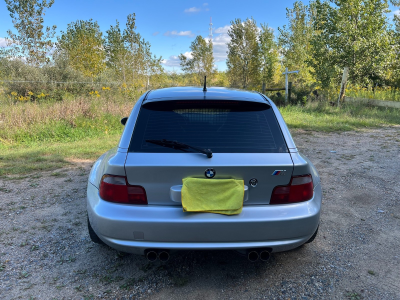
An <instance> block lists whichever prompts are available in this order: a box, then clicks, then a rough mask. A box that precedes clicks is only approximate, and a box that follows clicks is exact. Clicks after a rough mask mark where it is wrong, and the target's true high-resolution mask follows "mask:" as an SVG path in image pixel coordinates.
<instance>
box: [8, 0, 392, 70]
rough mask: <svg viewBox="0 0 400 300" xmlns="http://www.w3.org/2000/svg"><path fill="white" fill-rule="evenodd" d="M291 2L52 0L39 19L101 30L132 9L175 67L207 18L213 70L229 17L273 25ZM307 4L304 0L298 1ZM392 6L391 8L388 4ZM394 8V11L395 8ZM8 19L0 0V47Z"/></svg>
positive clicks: (221, 60) (204, 31) (221, 57)
mask: <svg viewBox="0 0 400 300" xmlns="http://www.w3.org/2000/svg"><path fill="white" fill-rule="evenodd" d="M293 2H294V1H291V0H280V1H265V0H264V1H260V0H247V1H232V0H230V1H227V0H221V1H207V0H206V1H188V0H186V1H184V0H178V1H150V0H148V1H137V0H113V1H111V0H96V1H94V0H80V1H78V0H55V3H54V5H53V6H52V7H51V8H50V9H49V10H48V11H47V12H46V16H45V23H46V24H47V25H53V24H55V25H57V34H59V32H60V31H61V30H65V29H66V27H67V24H68V23H70V22H73V21H76V20H79V19H81V20H88V19H90V18H92V19H94V20H97V21H98V23H99V25H100V28H101V30H102V31H103V32H105V31H106V30H107V29H108V28H109V27H110V25H114V24H115V21H116V19H118V21H119V22H120V24H121V25H122V27H124V24H125V22H126V16H127V15H128V14H129V13H136V26H137V31H138V32H139V33H140V34H141V35H142V36H143V37H144V38H145V39H146V40H147V41H149V42H150V44H151V46H152V52H153V53H154V54H156V55H157V56H162V57H163V59H164V66H165V67H166V69H167V70H172V69H175V70H176V71H178V70H179V60H178V59H177V56H178V55H179V54H180V53H188V51H189V46H190V43H191V41H193V39H194V37H195V36H196V35H202V36H203V37H207V36H208V27H209V25H208V24H209V23H210V17H212V22H213V24H214V25H213V27H214V31H213V35H214V36H213V41H214V56H215V59H216V61H217V67H218V69H219V70H225V68H226V65H225V59H226V45H225V44H226V42H227V41H229V38H228V36H227V34H226V32H227V30H228V26H229V24H230V21H231V20H234V19H235V18H241V19H246V18H250V17H253V18H254V19H255V20H256V21H257V23H258V24H260V23H268V25H269V26H270V27H272V28H274V29H275V31H276V32H277V28H278V27H281V26H282V25H284V24H286V17H285V16H286V7H292V5H293ZM303 2H304V3H308V1H303ZM392 10H393V11H394V10H396V8H393V7H392ZM397 12H398V10H397ZM8 29H11V30H13V29H14V28H13V24H12V22H11V18H10V16H9V12H8V10H7V8H6V4H5V2H4V1H2V0H0V46H1V45H2V44H4V39H3V38H4V37H6V36H7V30H8Z"/></svg>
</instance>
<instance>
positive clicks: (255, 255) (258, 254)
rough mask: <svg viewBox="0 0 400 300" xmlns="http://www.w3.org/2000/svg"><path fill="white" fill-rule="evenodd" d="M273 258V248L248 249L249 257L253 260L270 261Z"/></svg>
mask: <svg viewBox="0 0 400 300" xmlns="http://www.w3.org/2000/svg"><path fill="white" fill-rule="evenodd" d="M270 258H271V249H260V250H255V249H251V250H248V251H247V259H248V260H249V261H251V262H256V261H257V260H258V259H260V260H262V261H268V260H269V259H270Z"/></svg>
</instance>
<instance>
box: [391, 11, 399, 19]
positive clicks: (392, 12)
mask: <svg viewBox="0 0 400 300" xmlns="http://www.w3.org/2000/svg"><path fill="white" fill-rule="evenodd" d="M396 15H397V16H398V17H400V9H397V10H393V11H391V12H390V13H389V18H391V19H393V18H394V16H396Z"/></svg>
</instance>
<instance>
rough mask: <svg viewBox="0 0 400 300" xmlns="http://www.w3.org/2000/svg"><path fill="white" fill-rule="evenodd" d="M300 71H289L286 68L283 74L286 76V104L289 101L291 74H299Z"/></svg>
mask: <svg viewBox="0 0 400 300" xmlns="http://www.w3.org/2000/svg"><path fill="white" fill-rule="evenodd" d="M299 72H300V71H299V70H297V71H290V72H289V71H288V68H286V70H285V72H283V73H282V74H284V75H285V103H286V104H287V103H288V99H289V76H288V75H289V74H293V73H299Z"/></svg>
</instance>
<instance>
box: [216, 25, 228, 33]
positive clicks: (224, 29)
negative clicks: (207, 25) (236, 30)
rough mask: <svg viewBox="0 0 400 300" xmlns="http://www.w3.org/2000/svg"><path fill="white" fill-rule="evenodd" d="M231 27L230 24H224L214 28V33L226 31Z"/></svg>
mask: <svg viewBox="0 0 400 300" xmlns="http://www.w3.org/2000/svg"><path fill="white" fill-rule="evenodd" d="M230 28H231V25H225V26H224V27H218V28H217V29H215V30H214V32H215V33H228V30H229V29H230Z"/></svg>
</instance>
